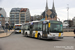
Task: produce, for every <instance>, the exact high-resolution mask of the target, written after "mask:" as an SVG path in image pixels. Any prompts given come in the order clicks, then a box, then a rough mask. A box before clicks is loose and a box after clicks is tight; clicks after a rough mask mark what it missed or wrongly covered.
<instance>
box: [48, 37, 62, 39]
mask: <svg viewBox="0 0 75 50" xmlns="http://www.w3.org/2000/svg"><path fill="white" fill-rule="evenodd" d="M47 39H63V37H47Z"/></svg>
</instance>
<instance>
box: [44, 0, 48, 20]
mask: <svg viewBox="0 0 75 50" xmlns="http://www.w3.org/2000/svg"><path fill="white" fill-rule="evenodd" d="M47 11H48V3H47V0H46V7H45V20H47Z"/></svg>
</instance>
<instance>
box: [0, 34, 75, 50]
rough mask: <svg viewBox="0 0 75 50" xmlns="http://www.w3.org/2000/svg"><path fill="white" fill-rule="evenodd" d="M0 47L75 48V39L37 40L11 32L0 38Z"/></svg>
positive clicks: (6, 49)
mask: <svg viewBox="0 0 75 50" xmlns="http://www.w3.org/2000/svg"><path fill="white" fill-rule="evenodd" d="M0 48H1V49H2V50H66V49H67V50H68V49H69V50H75V39H74V38H73V37H64V39H62V40H39V39H35V38H29V37H23V35H21V34H14V33H13V34H12V35H10V36H9V37H6V38H0Z"/></svg>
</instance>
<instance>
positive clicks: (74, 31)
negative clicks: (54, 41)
mask: <svg viewBox="0 0 75 50" xmlns="http://www.w3.org/2000/svg"><path fill="white" fill-rule="evenodd" d="M73 32H74V34H75V29H74V30H73ZM74 38H75V36H74Z"/></svg>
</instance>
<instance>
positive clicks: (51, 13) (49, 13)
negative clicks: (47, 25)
mask: <svg viewBox="0 0 75 50" xmlns="http://www.w3.org/2000/svg"><path fill="white" fill-rule="evenodd" d="M42 16H43V18H44V19H45V20H57V13H56V10H55V6H54V0H53V5H52V9H49V8H48V1H47V0H46V7H45V11H44V12H43V13H42Z"/></svg>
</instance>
